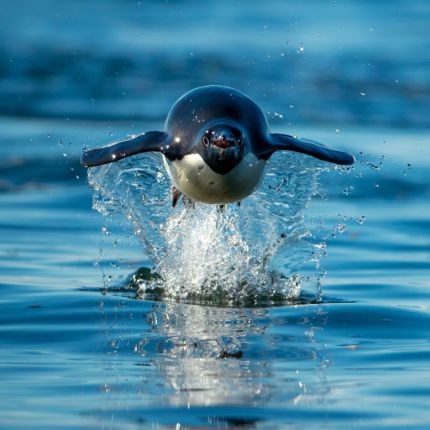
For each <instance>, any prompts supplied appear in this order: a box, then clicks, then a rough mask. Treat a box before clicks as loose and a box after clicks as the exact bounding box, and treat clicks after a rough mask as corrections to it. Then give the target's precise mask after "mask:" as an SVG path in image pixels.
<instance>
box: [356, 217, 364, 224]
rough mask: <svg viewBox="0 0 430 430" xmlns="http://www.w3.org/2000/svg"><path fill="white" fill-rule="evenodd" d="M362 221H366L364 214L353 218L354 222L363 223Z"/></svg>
mask: <svg viewBox="0 0 430 430" xmlns="http://www.w3.org/2000/svg"><path fill="white" fill-rule="evenodd" d="M364 221H366V217H365V216H364V215H362V216H359V217H357V218H355V222H356V223H357V224H363V223H364Z"/></svg>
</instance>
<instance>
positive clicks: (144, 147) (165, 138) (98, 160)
mask: <svg viewBox="0 0 430 430" xmlns="http://www.w3.org/2000/svg"><path fill="white" fill-rule="evenodd" d="M150 151H155V152H161V153H163V154H165V155H166V156H168V157H169V156H170V157H174V156H175V154H174V151H175V146H174V145H172V139H171V137H170V136H169V135H168V134H167V133H165V132H164V131H148V132H146V133H144V134H140V135H138V136H135V137H132V138H130V139H126V140H121V141H119V142H114V143H112V144H110V145H107V146H104V147H102V148H96V149H86V150H84V153H83V154H82V158H81V164H82V165H83V166H85V167H93V166H100V165H102V164H107V163H113V162H114V161H118V160H121V159H122V158H125V157H130V156H131V155H135V154H139V153H141V152H150Z"/></svg>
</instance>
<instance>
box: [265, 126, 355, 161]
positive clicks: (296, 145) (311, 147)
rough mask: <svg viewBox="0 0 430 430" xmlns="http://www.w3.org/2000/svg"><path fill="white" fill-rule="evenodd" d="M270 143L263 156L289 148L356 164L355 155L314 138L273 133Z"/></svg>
mask: <svg viewBox="0 0 430 430" xmlns="http://www.w3.org/2000/svg"><path fill="white" fill-rule="evenodd" d="M269 139H270V140H269V144H268V145H267V147H264V148H263V151H262V152H263V154H262V155H263V156H264V155H265V156H270V155H271V154H272V153H273V152H275V151H279V150H287V151H293V152H300V153H302V154H306V155H310V156H311V157H315V158H318V159H319V160H322V161H328V162H329V163H335V164H341V165H351V164H354V156H353V155H351V154H349V153H348V152H344V151H339V150H336V149H331V148H327V147H326V146H324V145H322V144H321V143H318V142H315V141H314V140H310V139H305V138H298V137H294V136H289V135H287V134H280V133H272V134H271V135H270V138H269Z"/></svg>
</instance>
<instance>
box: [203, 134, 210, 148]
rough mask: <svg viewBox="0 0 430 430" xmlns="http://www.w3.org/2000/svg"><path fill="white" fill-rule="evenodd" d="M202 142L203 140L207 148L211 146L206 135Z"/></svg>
mask: <svg viewBox="0 0 430 430" xmlns="http://www.w3.org/2000/svg"><path fill="white" fill-rule="evenodd" d="M202 142H203V145H205V146H206V148H207V147H208V146H209V139H208V138H207V137H206V136H203V138H202Z"/></svg>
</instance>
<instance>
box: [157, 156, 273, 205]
mask: <svg viewBox="0 0 430 430" xmlns="http://www.w3.org/2000/svg"><path fill="white" fill-rule="evenodd" d="M164 162H165V166H166V170H167V173H168V174H169V176H170V179H171V181H172V184H173V186H174V187H175V188H177V189H178V190H179V191H182V192H183V193H184V194H185V195H186V196H188V197H189V198H190V199H193V200H197V201H200V202H204V203H214V204H224V203H232V202H238V201H240V200H242V199H244V198H245V197H247V196H249V195H250V194H251V193H252V192H254V191H255V190H256V188H257V187H258V185H259V184H260V182H261V179H262V177H263V173H264V167H265V165H266V161H265V160H259V159H258V158H257V157H255V155H253V154H247V155H246V157H245V158H244V159H243V160H242V161H241V162H240V163H239V164H238V165H237V166H236V167H235V168H234V169H233V170H231V171H230V172H228V173H226V174H225V175H220V174H219V173H216V172H214V171H213V170H212V169H211V168H210V167H209V166H208V165H207V164H206V163H205V162H204V160H203V158H202V157H201V156H200V155H199V154H188V155H185V156H184V157H183V158H182V159H181V160H175V161H169V160H167V159H166V158H164Z"/></svg>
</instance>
